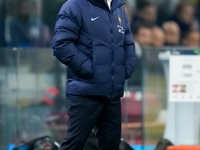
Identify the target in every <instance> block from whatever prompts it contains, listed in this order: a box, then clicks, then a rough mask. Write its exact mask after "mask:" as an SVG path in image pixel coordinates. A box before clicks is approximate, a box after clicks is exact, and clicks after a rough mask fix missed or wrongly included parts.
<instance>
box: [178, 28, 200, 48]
mask: <svg viewBox="0 0 200 150" xmlns="http://www.w3.org/2000/svg"><path fill="white" fill-rule="evenodd" d="M182 45H184V46H190V47H196V48H197V47H199V46H200V34H199V31H197V30H191V31H188V32H187V33H186V34H185V35H184V36H183V39H182Z"/></svg>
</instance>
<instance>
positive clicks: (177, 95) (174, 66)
mask: <svg viewBox="0 0 200 150" xmlns="http://www.w3.org/2000/svg"><path fill="white" fill-rule="evenodd" d="M169 101H173V102H200V55H187V56H186V55H172V56H170V62H169Z"/></svg>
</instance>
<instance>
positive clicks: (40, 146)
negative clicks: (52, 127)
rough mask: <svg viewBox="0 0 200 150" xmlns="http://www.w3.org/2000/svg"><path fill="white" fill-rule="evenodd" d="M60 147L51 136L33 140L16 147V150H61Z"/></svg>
mask: <svg viewBox="0 0 200 150" xmlns="http://www.w3.org/2000/svg"><path fill="white" fill-rule="evenodd" d="M59 149H60V145H59V144H58V143H57V142H56V141H54V140H53V139H52V138H51V137H49V136H44V137H41V138H37V139H33V140H31V141H30V142H28V143H27V144H25V145H22V146H18V147H15V148H14V150H59Z"/></svg>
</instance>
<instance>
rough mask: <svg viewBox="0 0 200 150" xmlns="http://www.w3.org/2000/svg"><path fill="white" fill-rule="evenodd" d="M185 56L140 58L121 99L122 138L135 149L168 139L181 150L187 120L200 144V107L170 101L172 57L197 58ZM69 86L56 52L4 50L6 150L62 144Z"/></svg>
mask: <svg viewBox="0 0 200 150" xmlns="http://www.w3.org/2000/svg"><path fill="white" fill-rule="evenodd" d="M184 52H185V53H184ZM184 52H182V51H181V52H179V51H178V49H176V48H173V49H172V48H166V49H162V50H156V49H153V48H151V49H145V50H143V51H142V55H141V57H138V58H137V64H136V71H135V73H134V75H133V76H132V77H131V79H129V80H128V81H127V82H126V85H125V93H124V97H123V98H122V99H121V104H122V105H121V110H122V138H123V139H124V140H125V141H126V142H128V143H129V144H130V145H131V146H132V147H133V148H134V149H136V150H143V149H144V150H153V149H154V148H155V145H156V144H157V142H158V141H159V139H160V138H162V137H164V138H167V139H169V140H171V141H172V142H174V143H175V144H177V143H178V144H181V141H182V139H181V137H179V136H177V135H176V136H175V134H178V135H179V134H180V136H184V134H183V133H181V132H182V130H184V129H181V127H182V126H183V125H182V123H183V121H184V119H185V118H186V119H188V118H191V119H190V120H189V123H190V124H191V125H190V128H191V133H193V130H195V133H196V134H194V135H192V134H191V136H192V137H193V139H192V142H193V144H200V137H199V133H200V129H199V128H198V126H199V124H200V120H199V119H198V118H200V117H199V116H198V115H200V112H199V110H200V109H199V108H200V107H199V106H200V105H199V103H198V101H196V102H195V103H191V102H190V103H184V104H183V102H171V101H170V98H169V96H168V94H169V93H168V91H169V63H170V62H169V60H170V55H172V54H176V55H178V54H180V55H182V54H186V55H191V54H190V53H188V51H187V50H186V51H184ZM191 52H194V51H191ZM195 53H196V54H198V50H196V52H195ZM197 73H198V72H197ZM65 85H66V67H65V66H64V65H62V64H61V63H60V62H58V61H57V60H56V58H54V57H53V54H52V50H51V49H49V48H41V49H39V48H4V49H3V48H1V49H0V133H1V134H0V140H1V144H0V149H2V150H9V149H8V147H9V146H12V145H11V144H19V143H25V142H28V141H29V140H31V139H33V138H36V137H41V136H43V135H50V136H52V137H53V138H54V139H55V140H56V141H58V142H61V141H62V140H63V139H64V137H65V133H66V132H65V131H66V128H67V126H66V122H67V119H68V116H67V108H68V104H67V100H66V97H65V88H66V86H65ZM183 105H184V106H183ZM188 105H191V106H188ZM187 106H188V107H187ZM187 108H188V109H187ZM183 109H184V110H185V111H184V112H185V114H184V115H186V117H185V118H184V117H183V116H182V115H181V114H183ZM186 110H187V111H186ZM190 112H191V113H190ZM194 114H197V115H194ZM181 118H182V120H180V119H181ZM192 119H193V120H192ZM191 122H194V123H191ZM170 123H173V124H172V125H171V124H170ZM185 124H186V123H185ZM187 125H188V123H187ZM180 126H181V127H180ZM188 131H190V130H189V129H188ZM197 133H198V135H197ZM192 142H190V143H192ZM182 144H184V143H182ZM186 144H187V143H186Z"/></svg>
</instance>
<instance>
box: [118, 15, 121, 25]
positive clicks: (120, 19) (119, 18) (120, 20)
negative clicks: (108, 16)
mask: <svg viewBox="0 0 200 150" xmlns="http://www.w3.org/2000/svg"><path fill="white" fill-rule="evenodd" d="M118 20H119V23H120V25H121V24H122V19H121V18H120V16H119V15H118Z"/></svg>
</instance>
